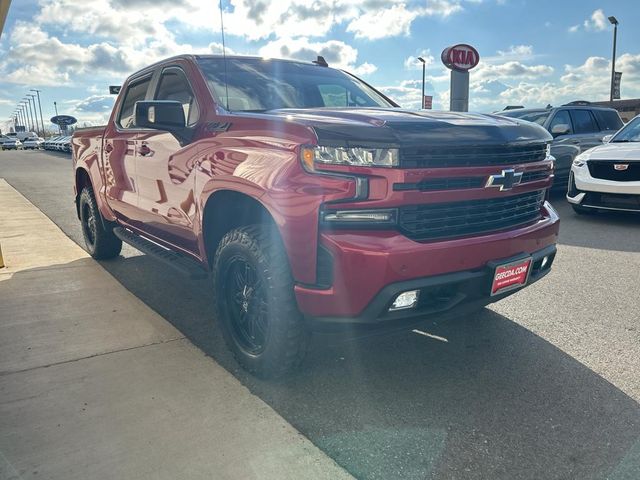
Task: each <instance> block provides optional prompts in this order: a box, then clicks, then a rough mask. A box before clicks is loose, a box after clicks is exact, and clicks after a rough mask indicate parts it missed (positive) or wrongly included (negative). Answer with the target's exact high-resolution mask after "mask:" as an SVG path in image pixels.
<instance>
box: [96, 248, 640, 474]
mask: <svg viewBox="0 0 640 480" xmlns="http://www.w3.org/2000/svg"><path fill="white" fill-rule="evenodd" d="M102 265H103V266H104V267H105V268H106V269H107V270H108V271H109V272H110V273H111V274H112V275H114V276H115V277H116V278H117V279H118V280H119V281H120V282H121V283H122V284H123V285H124V286H125V287H126V288H127V289H128V290H130V291H131V292H132V293H133V294H134V295H136V296H137V297H139V298H140V299H141V300H143V301H144V302H145V303H146V304H147V305H149V306H150V307H151V308H153V309H154V310H156V311H157V312H158V313H159V314H160V315H162V316H163V317H164V318H165V319H167V320H168V321H169V322H171V323H172V324H173V325H174V326H175V327H176V328H177V329H178V330H180V331H181V332H182V333H183V334H184V335H185V336H187V337H188V338H189V340H191V342H193V343H194V344H195V345H196V346H198V347H199V348H200V349H202V350H203V351H204V352H205V353H206V354H208V355H210V356H212V357H213V358H215V359H216V361H218V362H219V363H220V364H221V365H222V366H224V367H225V368H226V369H227V370H228V371H230V372H231V373H233V374H234V375H235V376H236V377H237V378H238V379H240V381H241V382H242V383H243V384H244V385H246V386H247V387H248V388H249V389H250V390H251V391H252V392H253V393H254V394H256V395H257V396H259V397H260V398H262V399H263V400H264V401H266V402H267V403H268V404H269V405H270V406H271V407H272V408H274V409H275V410H276V411H277V412H278V413H279V414H280V415H282V416H283V417H284V418H285V419H286V420H288V421H289V422H290V423H291V424H292V425H293V426H295V427H296V428H297V429H299V430H300V431H301V432H302V433H303V434H304V435H305V436H307V437H308V438H309V439H310V440H311V441H313V442H314V443H315V444H316V445H318V446H319V447H320V448H322V449H323V450H324V451H325V452H326V453H327V454H328V455H330V456H331V457H332V458H333V459H334V460H336V461H337V462H338V463H339V464H340V465H342V466H343V467H345V468H346V469H347V470H348V471H349V472H350V473H352V474H353V475H354V476H355V477H356V478H360V479H385V480H388V479H396V478H398V479H424V478H456V479H467V478H468V479H475V478H477V479H488V478H491V479H517V478H526V479H532V478H541V479H542V478H544V479H556V478H557V479H560V478H563V479H565V478H567V479H573V478H576V479H578V478H579V479H591V478H593V479H596V478H609V479H613V480H621V479H627V478H629V479H631V478H634V479H635V478H640V476H639V473H638V472H640V406H639V405H638V403H636V402H635V401H634V400H633V399H631V398H630V397H628V396H627V395H626V394H624V393H623V392H621V391H620V390H619V389H617V388H616V387H615V386H613V385H612V384H610V383H609V382H608V381H606V380H604V379H603V378H602V377H600V376H599V375H597V374H596V373H594V372H593V371H591V370H590V369H588V368H587V367H585V366H584V365H582V364H581V363H579V362H578V361H576V360H574V359H573V358H572V357H570V356H568V355H567V354H565V353H564V352H562V351H561V350H559V349H557V348H556V347H554V346H553V345H552V344H550V343H548V342H547V341H545V340H544V339H542V338H540V337H538V336H537V335H535V334H533V333H532V332H530V331H529V330H527V329H525V328H523V327H521V326H520V325H518V324H516V323H514V322H512V321H511V320H510V319H509V318H506V317H504V316H501V315H499V314H497V313H494V312H492V311H490V310H485V311H483V312H481V313H479V314H478V315H475V316H471V317H468V318H460V319H458V320H456V321H450V322H446V323H442V324H434V323H431V324H428V325H427V326H426V327H424V328H423V330H425V331H426V332H427V333H429V334H432V335H436V336H438V337H441V338H442V340H438V339H434V338H432V337H427V336H424V335H418V334H415V333H411V332H403V333H399V334H394V335H392V336H386V337H371V338H366V339H359V340H351V341H340V339H338V341H335V340H336V339H333V340H332V341H327V340H326V339H317V340H316V341H314V345H313V347H312V349H311V352H310V355H309V357H308V359H307V361H306V362H305V364H304V366H303V369H302V371H300V372H298V373H297V374H295V375H293V376H291V377H289V378H287V379H284V380H279V381H275V382H274V381H272V382H267V381H262V380H258V379H255V378H253V377H252V376H250V375H248V374H247V373H246V372H244V371H243V370H242V369H240V367H239V366H238V365H237V363H236V362H235V360H234V359H233V358H232V356H231V354H230V353H229V351H228V350H227V348H226V347H225V345H224V342H223V340H222V334H221V332H220V330H219V328H218V326H217V325H216V323H215V320H214V319H213V316H214V315H213V308H212V301H211V290H210V285H209V283H208V281H189V280H185V279H183V278H180V277H177V276H176V275H175V274H174V273H173V271H171V270H169V269H168V268H167V267H165V266H164V265H162V264H159V263H158V262H156V261H154V260H153V259H149V258H147V257H145V256H136V257H129V258H122V257H121V258H119V259H118V260H116V261H109V262H102ZM149 279H162V282H160V283H158V282H156V281H150V280H149ZM159 284H161V285H162V287H161V288H158V285H159ZM445 340H446V341H445ZM185 373H187V372H185Z"/></svg>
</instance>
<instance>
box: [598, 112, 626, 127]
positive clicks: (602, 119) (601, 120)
mask: <svg viewBox="0 0 640 480" xmlns="http://www.w3.org/2000/svg"><path fill="white" fill-rule="evenodd" d="M593 114H594V115H595V116H596V120H597V121H598V126H599V127H600V130H620V129H621V128H622V120H621V119H620V115H618V112H616V111H614V110H594V111H593Z"/></svg>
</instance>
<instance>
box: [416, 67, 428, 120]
mask: <svg viewBox="0 0 640 480" xmlns="http://www.w3.org/2000/svg"><path fill="white" fill-rule="evenodd" d="M418 60H420V62H422V97H420V108H421V109H422V110H424V82H425V72H426V69H427V62H426V61H425V59H424V58H422V57H418Z"/></svg>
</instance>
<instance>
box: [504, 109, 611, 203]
mask: <svg viewBox="0 0 640 480" xmlns="http://www.w3.org/2000/svg"><path fill="white" fill-rule="evenodd" d="M499 115H502V116H505V117H510V118H519V119H521V120H528V121H530V122H534V123H537V124H538V125H542V126H543V127H544V128H546V129H547V131H549V132H550V133H551V135H552V136H553V143H552V144H551V155H552V156H553V157H554V158H555V159H556V164H555V179H554V183H553V185H554V186H553V188H554V190H565V191H566V189H567V183H568V180H569V171H570V170H571V163H572V162H573V159H574V158H575V157H576V156H578V155H579V154H580V153H581V152H584V151H585V150H588V149H590V148H591V147H595V146H597V145H602V138H603V137H604V136H605V135H609V134H613V133H615V132H616V131H618V130H619V129H620V128H621V127H622V125H623V123H622V120H621V119H620V115H619V114H618V112H617V111H616V110H614V109H613V108H605V107H598V106H593V105H590V104H589V103H588V102H573V103H569V104H566V105H563V106H561V107H555V108H553V107H552V108H526V109H525V108H521V109H514V110H508V111H503V112H499Z"/></svg>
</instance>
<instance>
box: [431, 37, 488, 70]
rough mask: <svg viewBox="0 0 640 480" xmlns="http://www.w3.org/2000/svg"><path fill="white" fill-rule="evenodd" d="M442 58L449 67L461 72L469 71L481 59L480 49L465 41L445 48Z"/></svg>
mask: <svg viewBox="0 0 640 480" xmlns="http://www.w3.org/2000/svg"><path fill="white" fill-rule="evenodd" d="M440 58H442V63H444V65H445V66H446V67H447V68H450V69H451V70H457V71H459V72H468V71H469V70H471V69H472V68H474V67H475V66H476V65H478V62H479V61H480V55H479V54H478V51H477V50H476V49H475V48H473V47H472V46H471V45H467V44H465V43H461V44H459V45H454V46H453V47H447V48H445V49H444V50H443V51H442V55H441V56H440Z"/></svg>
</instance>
